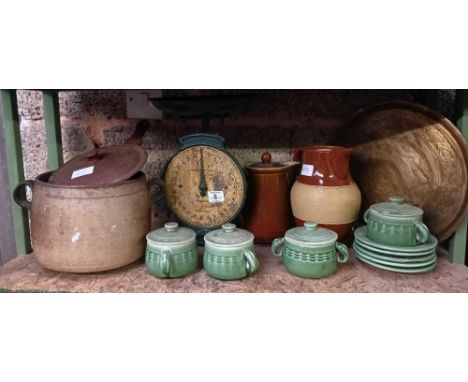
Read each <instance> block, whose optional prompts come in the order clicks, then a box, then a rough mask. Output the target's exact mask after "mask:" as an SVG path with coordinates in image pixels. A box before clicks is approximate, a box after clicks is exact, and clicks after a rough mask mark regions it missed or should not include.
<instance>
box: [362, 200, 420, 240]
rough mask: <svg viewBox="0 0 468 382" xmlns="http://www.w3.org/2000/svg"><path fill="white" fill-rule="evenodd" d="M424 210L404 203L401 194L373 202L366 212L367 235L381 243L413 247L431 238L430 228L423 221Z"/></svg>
mask: <svg viewBox="0 0 468 382" xmlns="http://www.w3.org/2000/svg"><path fill="white" fill-rule="evenodd" d="M423 213H424V211H423V210H422V209H420V208H418V207H415V206H412V205H411V204H407V203H404V199H403V198H402V197H400V196H390V198H389V199H388V202H383V203H377V204H373V205H372V206H370V207H369V209H368V210H367V211H366V212H365V213H364V221H365V222H366V223H367V227H366V236H367V237H368V238H369V239H370V240H372V241H374V242H376V243H381V244H389V245H395V246H401V247H412V246H415V245H419V244H424V243H425V242H427V241H428V240H429V229H428V228H427V226H426V225H425V224H424V223H423V221H422V216H423Z"/></svg>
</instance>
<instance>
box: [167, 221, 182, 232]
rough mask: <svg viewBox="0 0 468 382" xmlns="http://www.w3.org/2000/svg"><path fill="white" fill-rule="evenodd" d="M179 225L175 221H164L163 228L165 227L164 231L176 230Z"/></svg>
mask: <svg viewBox="0 0 468 382" xmlns="http://www.w3.org/2000/svg"><path fill="white" fill-rule="evenodd" d="M178 227H179V225H178V224H177V223H175V222H170V223H166V224H164V228H165V229H166V232H174V231H176V230H177V228H178Z"/></svg>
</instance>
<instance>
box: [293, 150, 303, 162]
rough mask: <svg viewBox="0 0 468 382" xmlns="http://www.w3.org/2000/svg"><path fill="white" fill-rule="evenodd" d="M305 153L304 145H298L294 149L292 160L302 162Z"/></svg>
mask: <svg viewBox="0 0 468 382" xmlns="http://www.w3.org/2000/svg"><path fill="white" fill-rule="evenodd" d="M303 153H304V148H303V147H298V148H295V149H293V152H292V161H294V162H301V163H302V154H303Z"/></svg>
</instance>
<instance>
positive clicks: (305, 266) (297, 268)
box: [271, 221, 349, 279]
mask: <svg viewBox="0 0 468 382" xmlns="http://www.w3.org/2000/svg"><path fill="white" fill-rule="evenodd" d="M337 239H338V235H337V234H336V233H335V232H334V231H332V230H329V229H327V228H321V227H318V225H317V223H315V222H312V221H307V222H305V223H304V226H303V227H296V228H291V229H290V230H288V231H287V232H286V234H285V235H284V237H283V238H281V239H275V240H273V243H272V245H271V251H272V252H273V254H274V255H275V256H281V257H282V258H283V264H284V266H285V268H286V270H287V271H288V272H289V273H291V274H293V275H296V276H299V277H304V278H311V279H319V278H322V277H327V276H329V275H331V274H332V273H333V272H334V271H335V270H336V268H337V263H346V262H347V261H348V259H349V251H348V247H346V245H344V244H342V243H339V242H337Z"/></svg>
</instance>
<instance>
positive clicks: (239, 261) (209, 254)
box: [203, 223, 259, 280]
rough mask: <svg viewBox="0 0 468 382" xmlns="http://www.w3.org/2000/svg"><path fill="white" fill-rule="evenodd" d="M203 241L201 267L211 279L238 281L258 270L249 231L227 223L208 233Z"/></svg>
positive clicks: (252, 236)
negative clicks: (203, 248) (203, 251)
mask: <svg viewBox="0 0 468 382" xmlns="http://www.w3.org/2000/svg"><path fill="white" fill-rule="evenodd" d="M204 240H205V253H204V255H203V266H204V267H205V270H206V272H207V273H208V274H209V275H210V276H211V277H214V278H216V279H220V280H238V279H242V278H244V277H246V276H249V275H251V274H252V273H254V272H255V271H256V270H257V269H258V267H259V263H258V259H257V257H256V256H255V250H254V235H253V234H252V233H250V232H249V231H246V230H244V229H239V228H236V226H235V224H232V223H227V224H223V225H222V228H221V229H217V230H215V231H211V232H208V233H207V234H206V235H205V237H204Z"/></svg>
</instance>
